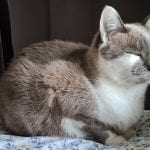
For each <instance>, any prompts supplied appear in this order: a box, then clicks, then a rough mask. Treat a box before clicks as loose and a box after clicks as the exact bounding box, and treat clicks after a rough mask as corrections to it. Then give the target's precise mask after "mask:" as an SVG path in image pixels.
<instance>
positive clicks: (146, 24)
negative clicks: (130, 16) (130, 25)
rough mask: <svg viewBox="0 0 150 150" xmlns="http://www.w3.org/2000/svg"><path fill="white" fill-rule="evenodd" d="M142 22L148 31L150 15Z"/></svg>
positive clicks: (149, 29) (149, 28)
mask: <svg viewBox="0 0 150 150" xmlns="http://www.w3.org/2000/svg"><path fill="white" fill-rule="evenodd" d="M142 24H143V25H144V26H145V27H146V29H147V30H148V31H150V15H149V16H147V17H146V18H145V19H144V20H143V21H142Z"/></svg>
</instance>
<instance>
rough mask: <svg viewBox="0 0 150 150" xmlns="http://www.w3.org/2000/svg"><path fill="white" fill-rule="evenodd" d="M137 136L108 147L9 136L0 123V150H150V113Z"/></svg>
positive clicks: (51, 138) (36, 137) (58, 138)
mask: <svg viewBox="0 0 150 150" xmlns="http://www.w3.org/2000/svg"><path fill="white" fill-rule="evenodd" d="M136 131H137V132H136V135H135V136H134V137H133V138H131V139H130V140H129V141H127V142H126V143H125V144H123V145H111V146H106V145H103V144H100V143H96V142H94V141H90V140H84V139H79V138H60V137H43V136H35V137H20V136H13V135H9V134H8V133H7V132H5V131H4V130H3V127H2V123H1V121H0V150H144V149H145V150H150V111H145V112H144V114H143V116H142V117H141V119H140V121H139V123H138V124H137V127H136Z"/></svg>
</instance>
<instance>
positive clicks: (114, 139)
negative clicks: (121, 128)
mask: <svg viewBox="0 0 150 150" xmlns="http://www.w3.org/2000/svg"><path fill="white" fill-rule="evenodd" d="M107 134H108V135H109V138H108V139H107V140H106V145H111V144H124V143H125V142H126V140H125V139H124V138H123V137H122V136H117V135H116V134H114V133H112V132H111V131H107Z"/></svg>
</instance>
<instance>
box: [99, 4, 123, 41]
mask: <svg viewBox="0 0 150 150" xmlns="http://www.w3.org/2000/svg"><path fill="white" fill-rule="evenodd" d="M124 30H125V27H124V23H123V21H122V19H121V17H120V15H119V13H118V12H117V11H116V10H115V9H114V8H113V7H111V6H105V7H104V9H103V11H102V14H101V18H100V33H101V38H102V40H103V42H107V41H108V40H109V35H110V34H111V33H112V32H113V33H116V32H120V31H124Z"/></svg>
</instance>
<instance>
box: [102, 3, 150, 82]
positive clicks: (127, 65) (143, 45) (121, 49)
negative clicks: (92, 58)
mask: <svg viewBox="0 0 150 150" xmlns="http://www.w3.org/2000/svg"><path fill="white" fill-rule="evenodd" d="M99 32H100V35H101V40H102V43H100V45H99V53H100V60H99V61H100V70H101V71H102V73H103V75H104V76H106V77H107V78H110V79H112V80H113V81H115V82H118V83H121V84H124V83H128V84H132V85H134V84H137V83H141V82H146V81H148V80H150V19H147V21H145V24H144V25H143V24H140V23H135V24H124V23H123V21H122V19H121V17H120V15H119V14H118V12H117V11H116V10H115V9H114V8H112V7H110V6H106V7H105V8H104V9H103V11H102V14H101V18H100V27H99Z"/></svg>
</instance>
